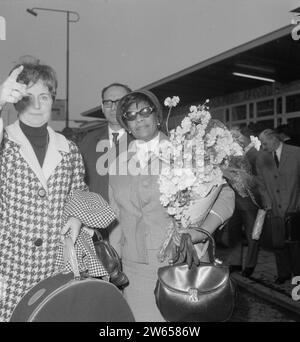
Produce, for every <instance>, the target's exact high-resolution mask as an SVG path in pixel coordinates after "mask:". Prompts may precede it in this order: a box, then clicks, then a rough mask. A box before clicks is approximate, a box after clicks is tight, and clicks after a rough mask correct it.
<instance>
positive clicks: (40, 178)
mask: <svg viewBox="0 0 300 342" xmlns="http://www.w3.org/2000/svg"><path fill="white" fill-rule="evenodd" d="M56 86H57V82H56V76H55V73H54V71H53V69H52V68H51V67H49V66H45V65H39V64H24V65H22V66H20V67H18V68H16V69H14V70H13V71H12V73H11V74H10V76H9V77H8V79H7V80H6V81H5V82H4V84H3V85H2V86H1V87H0V109H1V107H3V105H4V104H5V103H6V102H11V103H15V107H16V109H17V111H18V113H19V120H18V121H16V122H15V123H14V124H12V125H10V126H8V127H6V129H5V131H3V126H2V119H0V126H1V128H0V134H1V137H0V138H1V141H2V142H1V148H0V216H1V221H0V321H8V320H9V318H10V316H11V314H12V311H13V309H14V307H15V306H16V304H17V303H18V302H19V301H20V299H21V298H22V296H23V295H24V294H25V293H26V292H27V291H28V290H29V289H30V288H31V287H32V286H34V285H35V284H37V283H38V282H39V281H41V280H42V279H45V278H47V277H50V276H51V275H53V274H54V273H55V272H56V271H59V270H61V268H64V267H65V265H64V261H63V245H62V239H61V236H62V235H61V234H65V233H68V234H70V236H71V237H72V240H73V241H74V242H75V241H76V243H75V250H76V253H77V259H78V261H79V267H80V270H81V271H86V270H87V269H88V272H89V274H90V275H91V276H95V277H102V276H107V272H106V270H105V269H104V267H103V266H102V264H101V263H100V261H99V260H98V259H97V257H96V254H95V253H94V252H95V250H94V246H93V242H92V239H91V235H90V234H89V232H88V229H85V228H84V229H81V226H82V224H84V225H87V226H93V227H98V228H104V227H106V226H107V225H108V224H109V223H110V222H111V221H112V220H113V219H114V217H115V216H114V213H113V212H112V210H111V209H110V207H109V206H108V205H107V203H106V202H105V201H104V200H103V199H102V198H101V197H100V196H99V195H97V194H94V193H87V192H86V185H85V184H84V181H83V179H84V166H83V162H82V158H81V155H80V154H79V152H78V149H77V147H76V145H75V144H74V143H72V142H71V141H68V140H67V139H66V138H65V137H64V136H62V135H61V134H58V133H56V132H55V131H53V130H52V129H51V128H50V127H48V126H47V123H48V120H49V118H50V114H51V108H52V103H53V100H54V97H55V92H56ZM83 239H85V240H86V242H87V243H88V245H89V248H87V247H86V244H85V243H83ZM91 252H92V253H91ZM66 267H67V268H68V269H69V270H71V268H70V265H67V266H66Z"/></svg>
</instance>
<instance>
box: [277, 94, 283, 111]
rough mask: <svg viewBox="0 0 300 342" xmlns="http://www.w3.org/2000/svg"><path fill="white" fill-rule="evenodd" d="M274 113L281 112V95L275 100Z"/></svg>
mask: <svg viewBox="0 0 300 342" xmlns="http://www.w3.org/2000/svg"><path fill="white" fill-rule="evenodd" d="M276 113H277V114H282V97H278V98H277V100H276Z"/></svg>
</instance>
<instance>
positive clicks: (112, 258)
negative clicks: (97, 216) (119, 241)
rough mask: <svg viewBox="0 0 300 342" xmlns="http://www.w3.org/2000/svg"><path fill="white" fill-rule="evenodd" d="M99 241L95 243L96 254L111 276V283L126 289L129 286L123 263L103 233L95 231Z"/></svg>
mask: <svg viewBox="0 0 300 342" xmlns="http://www.w3.org/2000/svg"><path fill="white" fill-rule="evenodd" d="M95 234H96V236H97V238H98V240H96V241H94V246H95V250H96V254H97V256H98V258H99V259H100V261H101V263H102V264H103V266H104V267H105V269H106V270H107V272H108V273H109V276H110V282H111V283H113V284H114V285H116V286H117V287H119V288H121V289H122V288H124V287H126V286H127V285H128V284H129V280H128V278H127V276H126V274H125V273H124V272H123V271H122V263H121V260H120V257H119V255H118V253H117V252H116V250H115V249H114V248H113V247H112V246H111V245H110V244H109V242H107V241H105V240H103V238H102V235H101V233H100V232H99V230H98V229H95Z"/></svg>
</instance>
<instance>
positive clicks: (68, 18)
mask: <svg viewBox="0 0 300 342" xmlns="http://www.w3.org/2000/svg"><path fill="white" fill-rule="evenodd" d="M26 11H27V12H28V13H29V14H32V15H34V16H35V17H36V16H37V15H38V14H37V13H36V11H50V12H62V13H66V14H67V17H66V18H67V60H66V73H67V75H66V128H68V127H69V23H76V22H77V21H79V19H80V16H79V14H78V13H77V12H73V11H68V10H60V9H54V8H41V7H33V8H27V10H26ZM70 14H74V15H75V16H76V17H75V18H74V19H71V18H70Z"/></svg>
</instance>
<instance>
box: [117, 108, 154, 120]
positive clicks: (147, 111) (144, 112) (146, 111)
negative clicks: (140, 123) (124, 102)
mask: <svg viewBox="0 0 300 342" xmlns="http://www.w3.org/2000/svg"><path fill="white" fill-rule="evenodd" d="M153 112H154V108H152V107H145V108H142V109H141V110H138V111H133V112H131V111H127V112H125V113H124V114H123V118H125V119H126V120H128V121H133V120H135V119H136V117H137V115H138V114H139V115H140V116H141V117H142V118H148V117H149V116H150V115H151V114H152V113H153Z"/></svg>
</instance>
